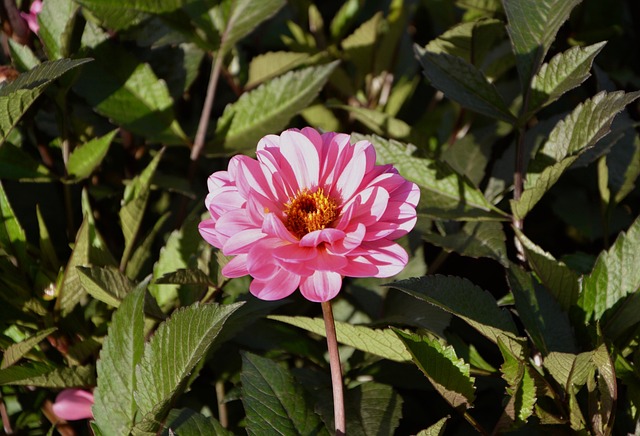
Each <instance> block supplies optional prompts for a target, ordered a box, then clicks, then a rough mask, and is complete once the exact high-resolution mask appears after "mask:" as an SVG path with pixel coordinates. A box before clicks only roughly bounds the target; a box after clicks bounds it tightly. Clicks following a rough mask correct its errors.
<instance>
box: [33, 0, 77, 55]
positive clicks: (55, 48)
mask: <svg viewBox="0 0 640 436" xmlns="http://www.w3.org/2000/svg"><path fill="white" fill-rule="evenodd" d="M78 8H79V7H78V4H77V3H75V2H74V1H72V0H57V1H56V2H43V3H42V11H40V13H39V14H38V23H39V24H40V29H39V30H38V36H39V37H40V41H42V45H43V47H44V50H45V52H46V53H47V57H48V58H49V59H61V58H66V57H70V56H71V54H72V53H71V52H70V50H69V42H70V40H71V37H72V34H73V28H74V26H75V21H76V12H77V11H78Z"/></svg>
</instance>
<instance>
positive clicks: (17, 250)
mask: <svg viewBox="0 0 640 436" xmlns="http://www.w3.org/2000/svg"><path fill="white" fill-rule="evenodd" d="M3 147H4V146H3ZM0 247H2V249H3V250H4V251H6V252H7V254H10V255H13V256H15V259H16V261H17V264H18V267H19V268H21V269H26V268H27V267H28V265H29V256H28V255H27V237H26V235H25V233H24V229H23V228H22V225H21V224H20V221H18V217H16V215H15V213H14V212H13V208H12V207H11V204H10V203H9V198H8V197H7V193H6V192H5V191H4V186H3V185H2V182H1V181H0Z"/></svg>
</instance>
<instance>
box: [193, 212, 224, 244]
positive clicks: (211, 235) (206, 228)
mask: <svg viewBox="0 0 640 436" xmlns="http://www.w3.org/2000/svg"><path fill="white" fill-rule="evenodd" d="M198 231H199V232H200V235H201V236H202V238H203V239H204V240H205V241H207V242H208V243H209V244H211V245H213V246H214V247H216V248H222V242H221V241H220V239H219V234H218V232H217V231H216V223H215V222H214V221H213V220H210V219H209V220H204V221H202V222H201V223H200V224H198Z"/></svg>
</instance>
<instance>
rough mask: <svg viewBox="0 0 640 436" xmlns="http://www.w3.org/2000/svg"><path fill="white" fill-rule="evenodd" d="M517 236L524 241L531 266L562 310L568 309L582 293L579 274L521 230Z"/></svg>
mask: <svg viewBox="0 0 640 436" xmlns="http://www.w3.org/2000/svg"><path fill="white" fill-rule="evenodd" d="M516 236H517V238H518V240H519V241H520V242H521V243H522V247H523V248H524V251H525V254H526V258H527V262H528V263H529V265H530V266H531V268H532V269H533V270H534V271H535V273H536V275H537V276H538V277H539V278H540V280H541V281H542V283H543V284H544V285H545V287H546V288H547V290H548V291H549V292H550V293H551V295H553V297H554V298H555V299H556V301H557V302H558V304H559V305H560V307H561V308H562V310H564V311H565V312H566V311H568V310H569V308H570V307H571V306H573V305H574V304H575V303H576V301H577V300H578V294H579V293H580V287H579V285H578V274H577V273H576V272H575V271H573V270H572V269H571V268H569V267H568V266H567V265H565V264H564V263H563V262H560V261H557V260H556V259H554V257H553V256H552V255H551V254H549V253H547V252H546V251H544V250H543V249H542V248H540V247H538V246H537V245H536V244H534V243H533V242H532V241H531V240H530V239H529V238H527V237H526V236H525V235H524V233H522V232H521V231H519V230H516Z"/></svg>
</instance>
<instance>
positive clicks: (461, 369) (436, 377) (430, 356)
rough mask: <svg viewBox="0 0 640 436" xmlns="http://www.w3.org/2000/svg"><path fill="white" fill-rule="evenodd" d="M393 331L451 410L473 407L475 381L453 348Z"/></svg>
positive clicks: (399, 331)
mask: <svg viewBox="0 0 640 436" xmlns="http://www.w3.org/2000/svg"><path fill="white" fill-rule="evenodd" d="M394 330H395V329H394ZM395 332H396V334H397V335H398V337H399V338H400V339H401V340H402V342H403V343H404V345H405V346H406V347H407V350H409V352H410V353H411V355H412V356H413V361H414V363H415V364H416V365H418V368H420V370H421V371H422V372H423V373H424V375H425V376H427V378H428V379H429V381H430V382H431V384H432V385H433V387H434V388H435V389H436V391H438V393H439V394H440V395H442V397H443V398H444V399H445V400H446V401H447V403H449V404H450V405H451V407H453V408H454V409H459V410H460V411H464V410H466V409H469V408H471V407H473V402H474V400H475V390H476V389H475V378H473V377H471V376H470V375H469V364H467V363H465V362H464V360H462V359H459V358H458V356H456V352H455V350H454V349H453V347H451V346H445V345H443V344H441V343H440V341H438V340H437V339H430V338H428V337H427V336H418V335H415V334H410V333H405V332H402V331H401V330H395Z"/></svg>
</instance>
